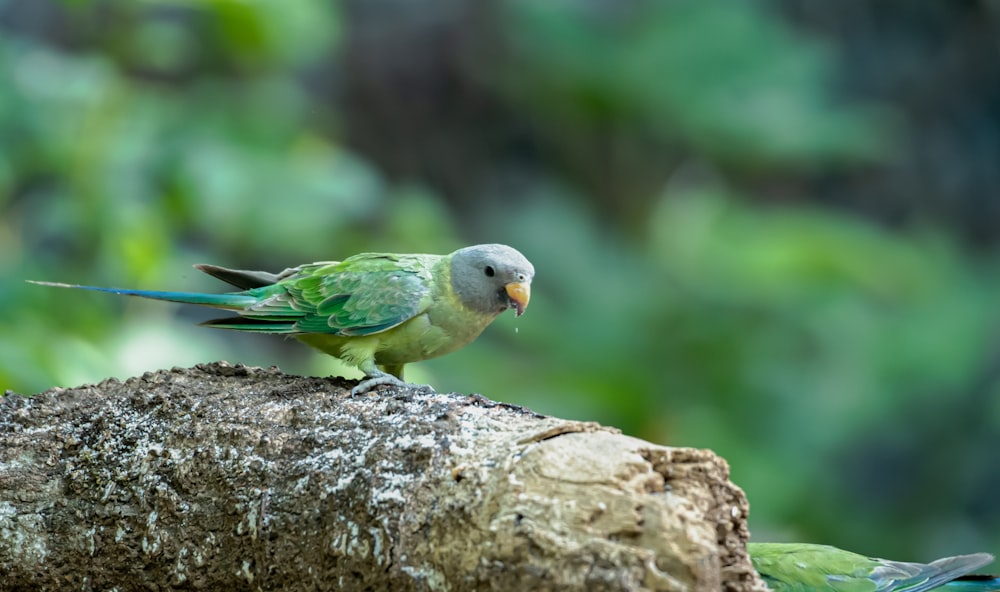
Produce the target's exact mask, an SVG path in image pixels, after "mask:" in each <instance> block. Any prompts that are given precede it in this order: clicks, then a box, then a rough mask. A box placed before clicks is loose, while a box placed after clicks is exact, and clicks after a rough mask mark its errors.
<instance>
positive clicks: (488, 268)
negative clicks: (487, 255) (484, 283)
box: [483, 265, 497, 277]
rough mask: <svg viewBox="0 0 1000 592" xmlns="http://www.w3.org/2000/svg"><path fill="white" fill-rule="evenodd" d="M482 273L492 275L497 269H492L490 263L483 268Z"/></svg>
mask: <svg viewBox="0 0 1000 592" xmlns="http://www.w3.org/2000/svg"><path fill="white" fill-rule="evenodd" d="M483 273H485V274H486V277H493V276H495V275H496V274H497V270H495V269H493V266H492V265H487V266H486V269H484V270H483Z"/></svg>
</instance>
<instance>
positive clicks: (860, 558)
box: [747, 543, 1000, 592]
mask: <svg viewBox="0 0 1000 592" xmlns="http://www.w3.org/2000/svg"><path fill="white" fill-rule="evenodd" d="M747 552H748V553H750V560H751V561H752V562H753V566H754V569H756V570H757V572H758V573H760V575H761V576H762V577H763V578H764V581H765V582H766V583H767V585H768V587H769V588H770V589H772V590H776V591H779V592H782V591H788V592H792V591H802V592H805V591H807V590H816V591H819V590H827V591H836V592H883V591H884V592H889V591H898V592H903V591H905V592H922V591H924V590H934V589H937V588H940V589H942V590H948V591H951V592H962V591H967V592H989V591H991V590H992V591H1000V577H996V576H969V575H966V574H968V573H969V572H971V571H973V570H976V569H979V568H980V567H983V566H984V565H987V564H989V563H990V562H992V561H993V556H992V555H990V554H988V553H974V554H972V555H958V556H955V557H945V558H944V559H938V560H937V561H932V562H931V563H927V564H924V563H904V562H901V561H889V560H887V559H873V558H870V557H865V556H864V555H858V554H857V553H851V552H850V551H843V550H841V549H838V548H836V547H830V546H828V545H809V544H804V543H748V544H747Z"/></svg>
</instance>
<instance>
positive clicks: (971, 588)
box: [942, 576, 1000, 592]
mask: <svg viewBox="0 0 1000 592" xmlns="http://www.w3.org/2000/svg"><path fill="white" fill-rule="evenodd" d="M942 590H948V591H950V592H1000V576H962V577H960V578H958V579H955V580H952V581H950V582H948V583H947V584H945V585H944V586H942Z"/></svg>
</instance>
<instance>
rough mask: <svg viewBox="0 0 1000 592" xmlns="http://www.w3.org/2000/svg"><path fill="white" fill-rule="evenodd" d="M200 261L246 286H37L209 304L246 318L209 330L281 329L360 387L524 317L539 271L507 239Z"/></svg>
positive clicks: (218, 322) (392, 378) (388, 379)
mask: <svg viewBox="0 0 1000 592" xmlns="http://www.w3.org/2000/svg"><path fill="white" fill-rule="evenodd" d="M195 267H196V268H197V269H199V270H201V271H203V272H205V273H208V274H210V275H212V276H214V277H216V278H218V279H220V280H222V281H224V282H227V283H229V284H231V285H233V286H236V287H237V288H240V289H241V290H242V291H239V292H229V293H226V294H201V293H192V292H159V291H148V290H122V289H118V288H99V287H95V286H81V285H71V284H60V283H53V282H34V283H37V284H42V285H46V286H56V287H62V288H81V289H84V290H97V291H100V292H111V293H113V294H124V295H128V296H140V297H142V298H152V299H155V300H168V301H171V302H183V303H188V304H200V305H204V306H210V307H213V308H221V309H225V310H231V311H233V312H235V313H237V315H238V316H232V317H226V318H221V319H215V320H211V321H207V322H205V323H203V325H207V326H209V327H216V328H220V329H235V330H239V331H255V332H259V333H280V334H283V335H292V336H294V337H296V338H297V339H299V340H300V341H302V342H304V343H306V344H308V345H311V346H312V347H315V348H317V349H320V350H322V351H324V352H326V353H328V354H330V355H332V356H334V357H337V358H340V359H341V360H343V361H345V362H347V363H349V364H351V365H354V366H357V367H358V368H359V369H360V370H361V371H362V372H364V374H365V380H363V381H361V382H360V383H359V384H358V385H357V386H356V387H354V389H353V390H352V393H354V394H357V393H362V392H366V391H368V390H370V389H371V388H372V387H375V386H377V385H380V384H396V385H403V384H406V383H405V382H403V380H402V378H403V366H404V365H405V364H407V363H409V362H417V361H420V360H427V359H430V358H434V357H437V356H441V355H444V354H447V353H450V352H453V351H455V350H457V349H459V348H461V347H463V346H465V345H467V344H469V343H470V342H472V340H474V339H475V338H476V337H478V336H479V334H480V333H482V331H483V329H485V328H486V327H487V325H489V324H490V323H491V322H493V319H495V318H497V316H499V315H500V313H502V312H503V311H505V310H507V309H508V308H513V309H514V311H515V314H516V315H517V316H521V314H522V313H524V309H525V308H527V306H528V300H529V299H530V296H531V280H532V278H533V277H534V275H535V269H534V267H533V266H532V265H531V263H530V262H529V261H528V260H527V259H526V258H525V257H524V255H522V254H521V253H519V252H518V251H516V250H515V249H513V248H511V247H508V246H506V245H498V244H489V245H475V246H471V247H466V248H464V249H459V250H457V251H455V252H454V253H451V254H449V255H424V254H410V255H399V254H393V253H362V254H360V255H355V256H353V257H349V258H347V259H344V260H343V261H323V262H319V263H310V264H307V265H300V266H299V267H293V268H290V269H286V270H285V271H282V272H280V273H277V274H273V273H267V272H262V271H243V270H236V269H226V268H224V267H217V266H215V265H195Z"/></svg>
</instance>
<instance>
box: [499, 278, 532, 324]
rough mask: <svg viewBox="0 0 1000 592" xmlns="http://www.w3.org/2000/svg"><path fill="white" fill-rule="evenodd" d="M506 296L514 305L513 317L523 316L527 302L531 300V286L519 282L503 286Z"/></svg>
mask: <svg viewBox="0 0 1000 592" xmlns="http://www.w3.org/2000/svg"><path fill="white" fill-rule="evenodd" d="M504 289H505V290H507V296H509V297H510V300H511V302H512V303H513V304H514V308H515V312H514V314H515V316H521V315H523V314H524V309H526V308H528V301H529V300H531V284H529V283H526V282H525V283H521V282H511V283H509V284H507V285H506V286H504Z"/></svg>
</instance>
